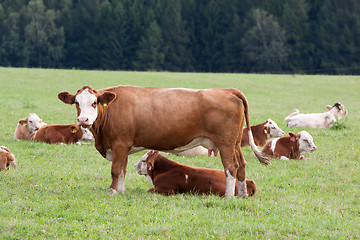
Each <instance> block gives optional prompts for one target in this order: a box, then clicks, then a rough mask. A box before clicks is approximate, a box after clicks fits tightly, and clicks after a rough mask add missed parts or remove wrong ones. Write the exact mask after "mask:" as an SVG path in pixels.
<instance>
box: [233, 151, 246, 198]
mask: <svg viewBox="0 0 360 240" xmlns="http://www.w3.org/2000/svg"><path fill="white" fill-rule="evenodd" d="M235 157H236V159H237V161H238V163H239V168H238V171H237V175H236V177H237V180H238V197H240V198H246V197H248V194H247V189H246V161H245V158H244V155H243V154H242V152H241V149H240V145H238V148H237V149H236V154H235Z"/></svg>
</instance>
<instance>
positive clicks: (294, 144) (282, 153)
mask: <svg viewBox="0 0 360 240" xmlns="http://www.w3.org/2000/svg"><path fill="white" fill-rule="evenodd" d="M290 138H291V137H290V136H286V137H281V138H279V140H277V143H276V147H275V148H274V152H273V151H272V150H271V143H272V141H273V140H271V141H269V142H268V143H267V144H266V145H265V146H264V148H263V150H262V152H263V153H265V154H266V155H270V156H274V157H277V158H281V157H287V158H289V159H290V158H291V159H300V151H299V142H298V141H291V140H290Z"/></svg>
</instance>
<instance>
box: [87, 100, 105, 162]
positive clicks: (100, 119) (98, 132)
mask: <svg viewBox="0 0 360 240" xmlns="http://www.w3.org/2000/svg"><path fill="white" fill-rule="evenodd" d="M102 126H104V107H103V106H101V105H100V104H99V105H98V115H97V117H96V119H95V121H94V123H93V125H92V126H91V128H90V131H91V132H92V134H93V135H94V138H95V148H96V150H98V152H99V153H100V154H101V155H102V156H103V157H104V158H106V149H105V147H104V142H103V140H102Z"/></svg>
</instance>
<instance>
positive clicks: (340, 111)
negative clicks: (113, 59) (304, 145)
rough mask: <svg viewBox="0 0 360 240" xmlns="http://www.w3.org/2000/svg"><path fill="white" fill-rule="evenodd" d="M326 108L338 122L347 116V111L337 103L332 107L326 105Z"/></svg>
mask: <svg viewBox="0 0 360 240" xmlns="http://www.w3.org/2000/svg"><path fill="white" fill-rule="evenodd" d="M326 108H327V109H328V110H329V111H330V112H332V113H333V114H334V116H335V117H336V118H337V119H338V120H340V119H341V118H343V117H345V116H346V115H347V114H348V111H347V110H346V109H345V107H344V105H342V104H341V103H339V102H337V103H335V104H334V105H333V106H330V105H327V106H326Z"/></svg>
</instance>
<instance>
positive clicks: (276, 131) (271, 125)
mask: <svg viewBox="0 0 360 240" xmlns="http://www.w3.org/2000/svg"><path fill="white" fill-rule="evenodd" d="M265 127H267V128H268V129H269V130H270V131H269V132H267V134H269V135H270V138H274V137H282V136H284V134H285V132H284V131H283V130H281V128H279V126H278V125H277V124H276V122H274V121H273V120H271V119H270V118H269V119H268V120H267V121H266V123H265Z"/></svg>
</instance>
